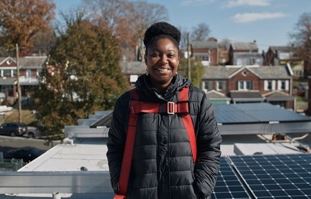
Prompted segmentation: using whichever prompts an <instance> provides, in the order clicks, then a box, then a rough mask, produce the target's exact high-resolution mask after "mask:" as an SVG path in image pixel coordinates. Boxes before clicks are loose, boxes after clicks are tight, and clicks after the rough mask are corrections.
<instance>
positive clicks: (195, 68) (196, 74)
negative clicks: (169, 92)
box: [179, 58, 204, 87]
mask: <svg viewBox="0 0 311 199" xmlns="http://www.w3.org/2000/svg"><path fill="white" fill-rule="evenodd" d="M190 65H191V81H192V83H193V85H195V86H197V87H200V86H201V81H202V77H203V75H204V66H203V64H202V63H201V61H200V60H195V59H190ZM188 69H189V68H188V60H187V59H185V58H182V59H181V60H180V64H179V72H180V73H181V74H182V75H184V76H185V77H187V75H188Z"/></svg>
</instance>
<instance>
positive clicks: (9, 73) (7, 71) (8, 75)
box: [3, 69, 11, 77]
mask: <svg viewBox="0 0 311 199" xmlns="http://www.w3.org/2000/svg"><path fill="white" fill-rule="evenodd" d="M3 77H11V70H9V69H4V70H3Z"/></svg>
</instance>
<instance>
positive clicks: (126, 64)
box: [120, 61, 146, 86]
mask: <svg viewBox="0 0 311 199" xmlns="http://www.w3.org/2000/svg"><path fill="white" fill-rule="evenodd" d="M120 64H121V70H122V73H123V74H124V75H125V76H126V77H127V80H128V82H129V84H130V85H131V86H134V84H135V82H136V80H137V79H138V77H139V76H140V75H142V74H144V73H146V64H145V62H144V61H143V62H141V61H122V62H120Z"/></svg>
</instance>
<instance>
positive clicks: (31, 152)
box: [3, 147, 45, 162]
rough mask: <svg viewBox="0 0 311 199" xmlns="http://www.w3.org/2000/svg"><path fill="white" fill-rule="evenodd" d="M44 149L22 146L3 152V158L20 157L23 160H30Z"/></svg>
mask: <svg viewBox="0 0 311 199" xmlns="http://www.w3.org/2000/svg"><path fill="white" fill-rule="evenodd" d="M44 152H45V150H42V149H38V148H34V147H22V148H18V149H12V150H9V151H7V152H6V153H4V154H3V156H4V159H22V160H23V161H24V162H30V161H32V160H34V159H36V158H37V157H39V156H40V155H42V154H43V153H44Z"/></svg>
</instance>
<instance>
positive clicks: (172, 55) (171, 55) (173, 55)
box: [167, 54, 175, 58]
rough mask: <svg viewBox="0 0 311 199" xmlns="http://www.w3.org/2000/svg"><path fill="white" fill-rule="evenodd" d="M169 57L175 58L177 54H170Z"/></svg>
mask: <svg viewBox="0 0 311 199" xmlns="http://www.w3.org/2000/svg"><path fill="white" fill-rule="evenodd" d="M167 57H169V58H174V57H175V54H168V55H167Z"/></svg>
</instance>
